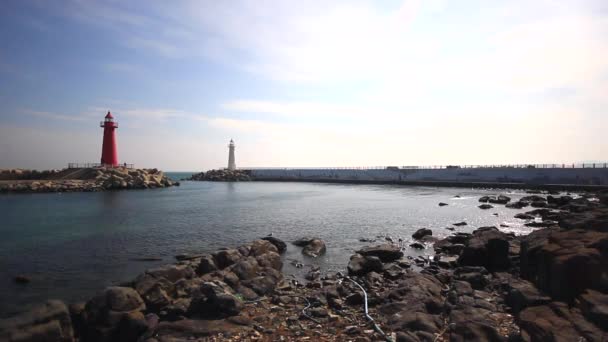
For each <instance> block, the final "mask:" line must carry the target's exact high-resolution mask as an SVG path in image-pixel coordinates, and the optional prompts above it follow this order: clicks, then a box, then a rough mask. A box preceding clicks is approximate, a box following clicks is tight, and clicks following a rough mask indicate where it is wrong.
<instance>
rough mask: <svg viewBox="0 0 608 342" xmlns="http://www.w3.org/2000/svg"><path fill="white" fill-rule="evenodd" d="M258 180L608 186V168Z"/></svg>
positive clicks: (385, 172) (333, 173)
mask: <svg viewBox="0 0 608 342" xmlns="http://www.w3.org/2000/svg"><path fill="white" fill-rule="evenodd" d="M249 172H250V173H251V176H252V177H253V179H254V180H256V181H299V182H331V183H363V184H404V185H432V186H464V187H505V188H556V189H598V188H608V168H603V167H602V168H509V167H491V168H443V169H401V168H384V169H252V170H249Z"/></svg>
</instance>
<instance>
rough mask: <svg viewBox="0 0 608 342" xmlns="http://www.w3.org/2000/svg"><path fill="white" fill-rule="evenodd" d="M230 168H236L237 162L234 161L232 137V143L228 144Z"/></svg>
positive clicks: (231, 169)
mask: <svg viewBox="0 0 608 342" xmlns="http://www.w3.org/2000/svg"><path fill="white" fill-rule="evenodd" d="M228 170H230V171H234V170H236V162H235V161H234V141H233V140H232V139H230V144H228Z"/></svg>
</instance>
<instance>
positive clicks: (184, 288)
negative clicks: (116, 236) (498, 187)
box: [0, 193, 608, 342]
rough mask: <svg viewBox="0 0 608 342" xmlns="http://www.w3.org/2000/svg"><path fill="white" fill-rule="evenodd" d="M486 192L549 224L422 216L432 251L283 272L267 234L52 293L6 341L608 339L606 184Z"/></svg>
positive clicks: (387, 251) (369, 255) (4, 330)
mask: <svg viewBox="0 0 608 342" xmlns="http://www.w3.org/2000/svg"><path fill="white" fill-rule="evenodd" d="M480 202H481V203H492V205H505V206H509V205H511V206H512V207H522V208H523V207H528V206H529V207H531V208H532V210H530V211H528V212H527V213H525V214H523V215H520V217H521V218H522V219H524V220H528V221H527V222H528V223H533V222H536V223H542V225H540V226H542V228H540V229H538V230H536V231H534V232H532V233H531V234H529V235H526V236H515V235H513V234H506V233H504V232H501V231H500V230H499V229H498V228H496V227H482V228H478V229H476V230H475V231H473V232H472V233H462V232H456V233H453V234H452V235H450V236H449V237H447V238H445V239H442V240H438V239H436V238H434V237H433V232H432V230H429V229H421V230H419V231H417V232H416V233H415V234H414V238H415V239H416V240H418V242H417V243H419V244H422V245H433V248H434V250H435V255H434V256H432V257H422V256H420V257H417V258H412V257H407V256H404V253H403V250H404V248H408V246H403V245H402V243H401V242H398V243H386V244H381V245H375V246H368V247H365V248H362V249H360V250H358V251H356V253H355V254H354V255H352V256H351V258H350V261H349V263H348V265H345V266H347V267H346V268H345V271H344V272H342V273H326V272H323V270H320V269H316V268H312V269H310V271H309V272H308V273H307V274H306V277H305V278H306V281H304V282H300V281H298V280H297V279H295V278H293V277H291V276H289V275H286V274H283V273H282V272H281V269H282V266H283V258H282V257H281V254H282V253H284V252H285V250H286V243H285V242H283V241H281V240H280V239H278V238H276V237H272V236H269V237H265V238H262V239H259V240H255V241H253V242H251V243H248V244H245V245H242V246H239V247H236V248H226V249H220V250H218V251H216V252H214V253H209V254H200V255H180V256H177V257H176V258H177V259H178V262H177V263H176V264H173V265H168V266H164V267H160V268H156V269H151V270H148V271H147V272H145V273H144V274H141V275H139V276H138V277H137V278H135V279H134V280H133V281H131V282H128V283H125V284H122V285H121V286H115V287H109V288H107V289H106V290H104V291H102V292H101V293H99V294H97V295H96V296H95V297H93V298H92V299H90V300H89V301H87V302H86V303H75V304H71V305H66V304H64V303H63V302H61V301H48V302H46V303H43V304H41V305H39V306H37V307H36V308H33V309H32V310H30V311H27V312H24V313H22V314H20V315H17V316H14V317H12V318H7V319H3V320H0V340H7V341H42V340H44V341H75V340H79V341H85V342H87V341H147V342H157V341H186V340H199V341H249V340H259V341H305V340H316V341H361V342H363V341H383V340H386V341H606V340H608V194H606V193H603V194H594V195H588V196H583V197H579V198H572V197H570V196H544V195H542V196H541V195H531V196H527V197H524V198H522V199H521V200H519V201H517V202H511V199H510V198H508V197H506V196H490V197H482V198H480ZM464 224H466V223H465V222H461V223H458V225H464ZM455 225H456V224H455ZM292 243H293V244H294V245H296V246H299V247H302V254H304V255H306V256H308V257H319V258H322V257H323V255H324V253H325V251H326V246H325V243H324V242H323V241H322V240H320V239H316V238H302V239H299V240H296V241H294V242H292ZM410 248H415V247H413V246H412V247H410ZM366 306H367V307H368V311H367V315H366V313H365V311H364V307H366Z"/></svg>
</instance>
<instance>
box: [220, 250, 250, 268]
mask: <svg viewBox="0 0 608 342" xmlns="http://www.w3.org/2000/svg"><path fill="white" fill-rule="evenodd" d="M242 257H243V255H242V254H241V253H240V252H239V251H238V250H236V249H223V250H219V251H217V252H215V253H213V259H214V260H215V265H216V266H217V268H218V269H224V268H226V267H228V266H230V265H233V264H235V263H236V262H237V261H239V260H240V259H241V258H242Z"/></svg>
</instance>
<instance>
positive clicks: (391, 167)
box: [386, 166, 399, 171]
mask: <svg viewBox="0 0 608 342" xmlns="http://www.w3.org/2000/svg"><path fill="white" fill-rule="evenodd" d="M386 169H387V170H393V171H397V170H399V167H398V166H387V167H386Z"/></svg>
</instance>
